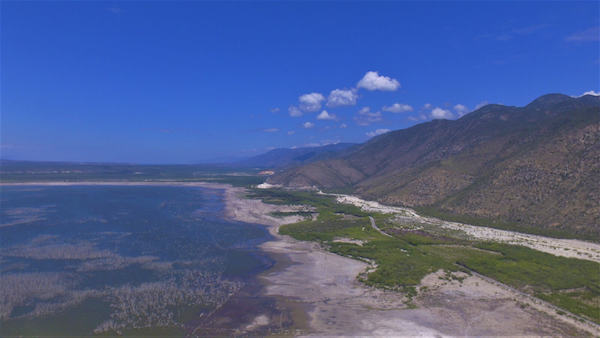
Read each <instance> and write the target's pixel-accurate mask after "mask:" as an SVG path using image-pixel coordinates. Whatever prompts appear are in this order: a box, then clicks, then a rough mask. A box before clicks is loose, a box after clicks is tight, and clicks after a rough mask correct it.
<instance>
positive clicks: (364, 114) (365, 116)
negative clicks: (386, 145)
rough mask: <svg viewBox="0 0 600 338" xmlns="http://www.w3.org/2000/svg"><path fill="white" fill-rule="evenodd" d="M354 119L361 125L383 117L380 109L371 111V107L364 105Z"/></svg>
mask: <svg viewBox="0 0 600 338" xmlns="http://www.w3.org/2000/svg"><path fill="white" fill-rule="evenodd" d="M354 120H355V121H356V124H358V125H359V126H368V125H369V124H371V123H374V122H380V121H382V120H383V118H382V116H381V112H380V111H376V112H371V108H370V107H362V108H361V109H360V110H359V111H358V115H357V116H356V117H354Z"/></svg>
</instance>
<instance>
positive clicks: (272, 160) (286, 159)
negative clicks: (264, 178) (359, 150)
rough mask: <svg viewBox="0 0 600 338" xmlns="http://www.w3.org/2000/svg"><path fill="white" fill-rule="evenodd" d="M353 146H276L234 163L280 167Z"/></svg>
mask: <svg viewBox="0 0 600 338" xmlns="http://www.w3.org/2000/svg"><path fill="white" fill-rule="evenodd" d="M355 146H358V145H357V144H355V143H335V144H329V145H324V146H317V147H302V148H277V149H273V150H270V151H268V152H266V153H264V154H260V155H257V156H253V157H250V158H248V159H244V160H241V161H237V162H235V163H234V165H235V166H239V167H247V168H263V169H281V168H286V167H291V166H298V165H303V164H308V163H312V162H316V161H319V160H326V159H329V158H332V157H334V156H340V155H343V154H344V153H345V152H346V151H348V150H350V149H351V148H352V147H355Z"/></svg>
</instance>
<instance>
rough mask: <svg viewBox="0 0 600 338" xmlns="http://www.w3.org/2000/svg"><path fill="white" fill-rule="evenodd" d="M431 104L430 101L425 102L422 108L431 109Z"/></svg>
mask: <svg viewBox="0 0 600 338" xmlns="http://www.w3.org/2000/svg"><path fill="white" fill-rule="evenodd" d="M432 107H433V106H432V105H431V103H425V104H424V105H423V109H431V108H432Z"/></svg>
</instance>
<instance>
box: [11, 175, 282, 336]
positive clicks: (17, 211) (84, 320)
mask: <svg viewBox="0 0 600 338" xmlns="http://www.w3.org/2000/svg"><path fill="white" fill-rule="evenodd" d="M223 207H224V205H223V201H222V195H221V192H220V191H219V190H212V189H205V188H198V187H174V186H173V187H167V186H160V187H157V186H63V187H60V186H55V187H50V186H4V187H1V192H0V335H2V336H4V335H12V334H24V335H41V334H44V335H48V334H52V335H67V334H71V335H89V334H94V333H95V334H114V333H118V332H128V330H131V329H133V328H137V329H143V330H150V331H143V332H145V333H148V332H151V331H152V330H159V331H157V332H177V333H178V334H183V333H185V332H186V330H190V328H193V325H194V322H197V321H198V318H203V317H204V318H205V317H206V316H209V315H210V314H211V313H213V311H214V310H215V309H217V308H219V307H221V306H222V305H223V304H226V303H227V302H228V301H229V300H230V299H231V297H232V296H235V295H236V294H238V292H239V291H240V290H241V289H242V288H244V286H245V285H247V282H248V281H250V280H251V279H253V277H254V276H255V275H256V274H257V273H259V272H261V271H264V270H265V269H267V268H268V267H269V266H270V265H271V264H272V261H271V260H270V259H269V258H268V257H266V256H265V255H263V254H262V253H261V252H259V251H258V250H257V249H256V246H257V245H258V244H260V243H262V242H264V241H266V240H268V239H269V234H268V233H267V231H266V230H265V229H264V228H263V227H262V226H260V225H252V224H246V223H238V222H231V221H226V220H224V219H223ZM159 328H160V329H159ZM164 330H167V331H164Z"/></svg>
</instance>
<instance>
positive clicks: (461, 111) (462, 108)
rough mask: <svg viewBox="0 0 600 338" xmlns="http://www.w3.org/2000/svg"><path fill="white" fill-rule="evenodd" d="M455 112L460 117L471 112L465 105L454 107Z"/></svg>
mask: <svg viewBox="0 0 600 338" xmlns="http://www.w3.org/2000/svg"><path fill="white" fill-rule="evenodd" d="M454 111H455V112H456V113H457V114H458V116H463V115H465V114H466V113H468V112H469V108H467V106H465V105H464V104H460V103H459V104H457V105H455V106H454Z"/></svg>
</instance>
